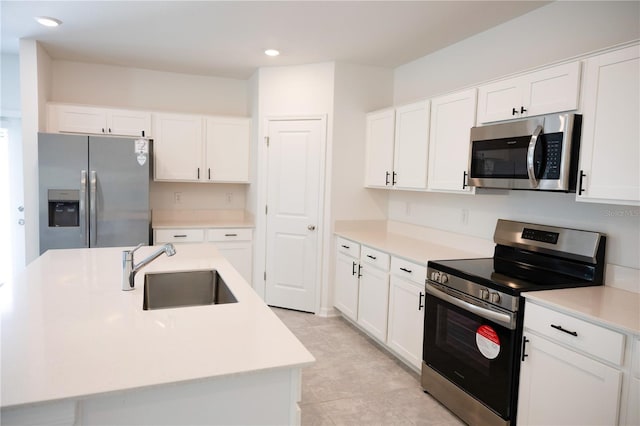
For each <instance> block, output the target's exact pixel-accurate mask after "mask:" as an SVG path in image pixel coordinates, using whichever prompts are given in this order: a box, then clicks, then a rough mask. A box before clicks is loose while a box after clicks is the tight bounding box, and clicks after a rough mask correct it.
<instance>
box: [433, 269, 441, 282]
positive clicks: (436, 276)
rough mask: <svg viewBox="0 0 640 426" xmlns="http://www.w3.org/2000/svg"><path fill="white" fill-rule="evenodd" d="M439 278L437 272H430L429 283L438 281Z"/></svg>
mask: <svg viewBox="0 0 640 426" xmlns="http://www.w3.org/2000/svg"><path fill="white" fill-rule="evenodd" d="M439 278H440V273H439V272H435V271H434V272H431V281H436V282H437V281H438V279H439Z"/></svg>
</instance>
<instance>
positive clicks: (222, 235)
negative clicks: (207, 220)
mask: <svg viewBox="0 0 640 426" xmlns="http://www.w3.org/2000/svg"><path fill="white" fill-rule="evenodd" d="M252 234H253V230H252V229H250V228H219V229H209V231H208V232H207V241H213V242H216V241H251V238H252Z"/></svg>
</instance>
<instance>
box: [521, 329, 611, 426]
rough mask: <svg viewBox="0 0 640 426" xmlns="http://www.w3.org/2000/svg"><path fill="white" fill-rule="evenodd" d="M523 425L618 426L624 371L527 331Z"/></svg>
mask: <svg viewBox="0 0 640 426" xmlns="http://www.w3.org/2000/svg"><path fill="white" fill-rule="evenodd" d="M524 334H525V337H526V338H527V339H528V340H529V341H528V342H527V343H526V346H525V353H526V354H527V357H526V358H525V361H524V362H522V364H521V367H520V388H519V389H520V391H519V396H518V424H519V425H560V424H562V425H615V424H617V421H618V407H619V403H620V385H621V375H622V373H621V372H620V371H618V370H616V369H614V368H611V367H608V366H606V365H604V364H602V363H600V362H597V361H594V360H592V359H591V358H587V357H586V356H584V355H580V354H579V353H577V352H574V351H571V350H568V349H565V348H564V347H562V346H560V345H557V344H555V343H552V342H550V341H549V340H547V339H544V338H542V337H538V336H536V335H533V334H531V333H527V331H526V330H525V333H524Z"/></svg>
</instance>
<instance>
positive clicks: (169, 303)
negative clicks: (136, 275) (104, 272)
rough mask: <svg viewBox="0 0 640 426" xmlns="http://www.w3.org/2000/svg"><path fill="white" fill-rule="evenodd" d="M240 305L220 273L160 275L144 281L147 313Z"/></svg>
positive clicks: (198, 272) (146, 275)
mask: <svg viewBox="0 0 640 426" xmlns="http://www.w3.org/2000/svg"><path fill="white" fill-rule="evenodd" d="M237 302H238V301H237V300H236V298H235V296H234V295H233V293H231V290H229V287H228V286H227V284H226V283H225V282H224V280H223V279H222V277H221V276H220V275H219V274H218V271H216V270H204V271H184V272H157V273H148V274H145V277H144V302H143V305H142V309H144V310H145V311H146V310H150V309H166V308H179V307H185V306H202V305H219V304H224V303H237Z"/></svg>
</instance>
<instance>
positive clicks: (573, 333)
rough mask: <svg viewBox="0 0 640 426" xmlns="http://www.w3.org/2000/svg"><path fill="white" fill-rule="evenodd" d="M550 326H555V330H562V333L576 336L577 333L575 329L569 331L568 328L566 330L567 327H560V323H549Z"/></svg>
mask: <svg viewBox="0 0 640 426" xmlns="http://www.w3.org/2000/svg"><path fill="white" fill-rule="evenodd" d="M551 327H552V328H555V329H556V330H560V331H562V332H564V333H567V334H570V335H572V336H575V337H578V333H577V332H575V331H569V330H567V329H564V328H562V326H561V325H555V324H551Z"/></svg>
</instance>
